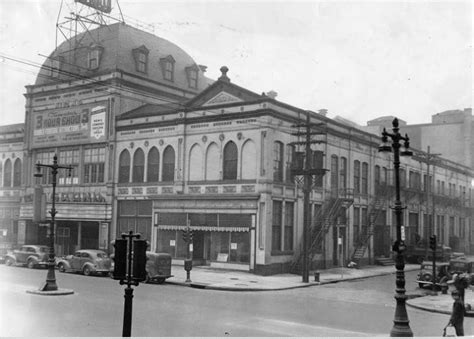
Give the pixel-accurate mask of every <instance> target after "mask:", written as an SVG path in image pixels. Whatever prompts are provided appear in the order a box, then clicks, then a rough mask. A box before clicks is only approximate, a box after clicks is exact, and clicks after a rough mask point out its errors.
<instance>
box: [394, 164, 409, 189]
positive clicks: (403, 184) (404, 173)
mask: <svg viewBox="0 0 474 339" xmlns="http://www.w3.org/2000/svg"><path fill="white" fill-rule="evenodd" d="M398 173H399V178H400V187H406V186H407V171H406V170H405V169H404V168H400V170H399V172H398ZM393 180H394V182H393V183H394V184H395V176H393Z"/></svg>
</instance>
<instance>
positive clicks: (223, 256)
mask: <svg viewBox="0 0 474 339" xmlns="http://www.w3.org/2000/svg"><path fill="white" fill-rule="evenodd" d="M228 257H229V255H228V254H227V253H217V261H220V262H227V258H228Z"/></svg>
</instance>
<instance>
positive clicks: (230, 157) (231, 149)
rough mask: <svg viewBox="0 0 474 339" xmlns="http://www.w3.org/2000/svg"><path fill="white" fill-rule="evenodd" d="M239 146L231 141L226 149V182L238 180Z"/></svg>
mask: <svg viewBox="0 0 474 339" xmlns="http://www.w3.org/2000/svg"><path fill="white" fill-rule="evenodd" d="M237 157H238V154H237V146H236V145H235V143H234V142H233V141H229V142H228V143H227V144H226V145H225V147H224V176H223V179H224V180H235V179H237Z"/></svg>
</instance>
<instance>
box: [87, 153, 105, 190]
mask: <svg viewBox="0 0 474 339" xmlns="http://www.w3.org/2000/svg"><path fill="white" fill-rule="evenodd" d="M104 169H105V147H92V148H87V149H85V150H84V171H83V180H84V183H85V184H95V183H101V182H104Z"/></svg>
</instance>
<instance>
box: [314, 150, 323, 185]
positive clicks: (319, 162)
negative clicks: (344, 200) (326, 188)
mask: <svg viewBox="0 0 474 339" xmlns="http://www.w3.org/2000/svg"><path fill="white" fill-rule="evenodd" d="M312 155H313V159H312V160H313V168H317V169H321V170H322V169H323V166H324V152H323V151H313V153H312ZM323 179H324V174H316V175H315V176H314V187H318V188H322V187H323Z"/></svg>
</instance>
